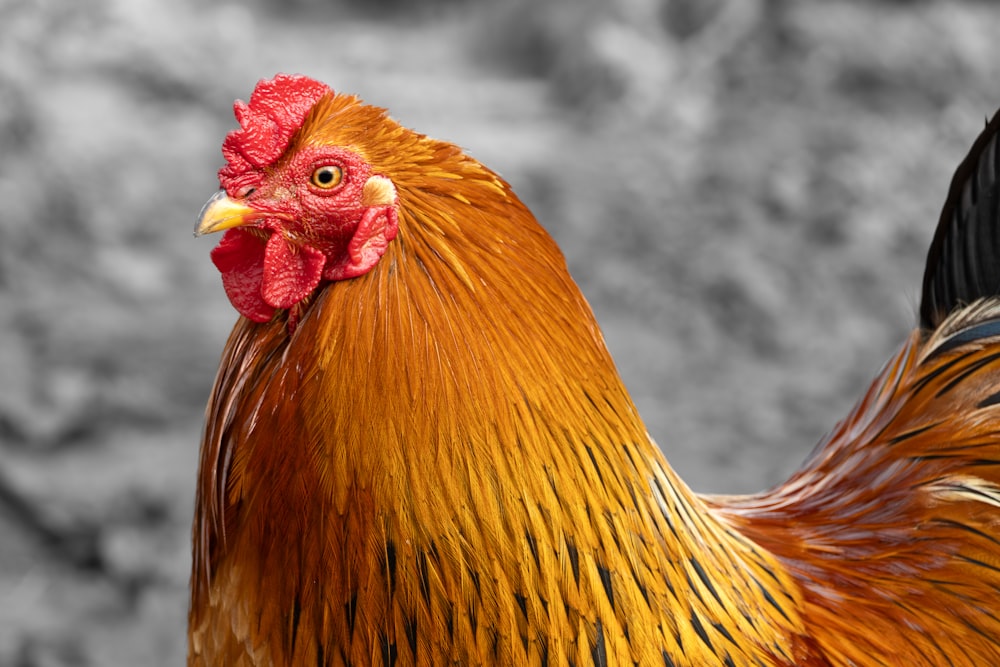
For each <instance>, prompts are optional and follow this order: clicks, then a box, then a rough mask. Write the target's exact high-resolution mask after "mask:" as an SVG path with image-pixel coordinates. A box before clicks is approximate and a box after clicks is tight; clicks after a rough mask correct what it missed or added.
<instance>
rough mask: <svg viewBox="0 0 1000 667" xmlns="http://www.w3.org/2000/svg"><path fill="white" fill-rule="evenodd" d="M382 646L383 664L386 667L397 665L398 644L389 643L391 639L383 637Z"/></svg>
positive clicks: (381, 638) (381, 637)
mask: <svg viewBox="0 0 1000 667" xmlns="http://www.w3.org/2000/svg"><path fill="white" fill-rule="evenodd" d="M379 639H380V640H381V644H382V664H383V665H384V667H392V666H393V665H395V664H396V642H392V641H389V637H388V636H386V635H384V634H383V635H381V636H380V638H379Z"/></svg>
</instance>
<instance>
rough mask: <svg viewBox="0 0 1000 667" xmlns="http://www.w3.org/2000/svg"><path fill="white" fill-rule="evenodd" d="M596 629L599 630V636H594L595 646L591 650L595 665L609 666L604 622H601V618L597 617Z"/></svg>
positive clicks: (599, 666)
mask: <svg viewBox="0 0 1000 667" xmlns="http://www.w3.org/2000/svg"><path fill="white" fill-rule="evenodd" d="M594 629H595V630H596V632H597V636H596V637H595V638H594V648H593V650H591V652H590V655H591V657H592V658H593V660H594V667H607V665H608V649H607V647H605V646H604V624H602V623H601V619H597V624H596V626H595V628H594Z"/></svg>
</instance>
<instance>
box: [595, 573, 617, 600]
mask: <svg viewBox="0 0 1000 667" xmlns="http://www.w3.org/2000/svg"><path fill="white" fill-rule="evenodd" d="M597 574H598V576H600V577H601V583H602V584H603V585H604V593H605V595H607V596H608V602H609V603H610V604H611V608H612V609H614V608H615V592H614V589H612V587H611V570H609V569H608V568H606V567H605V566H603V565H598V566H597Z"/></svg>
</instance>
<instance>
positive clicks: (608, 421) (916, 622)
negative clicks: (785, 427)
mask: <svg viewBox="0 0 1000 667" xmlns="http://www.w3.org/2000/svg"><path fill="white" fill-rule="evenodd" d="M317 145H333V146H338V147H345V148H348V149H349V150H351V151H353V152H355V153H357V154H358V155H360V156H361V157H362V158H363V159H364V160H366V161H367V162H368V163H369V164H370V165H371V167H372V171H373V173H375V174H380V175H382V176H385V177H386V178H388V179H389V180H390V181H391V182H392V183H393V184H394V185H395V188H396V193H397V195H398V216H399V231H398V236H397V237H396V238H395V239H394V240H393V241H392V242H391V243H389V245H388V247H387V249H386V251H385V254H384V256H382V258H381V260H380V261H379V262H378V264H377V265H376V266H375V267H374V268H373V269H372V270H370V271H369V272H368V273H366V274H364V275H361V276H359V277H356V278H352V279H349V280H341V281H336V282H331V283H328V284H325V285H323V286H321V287H320V289H318V290H317V291H316V293H315V294H314V295H313V296H312V297H311V298H310V299H309V300H308V301H306V302H303V303H301V304H299V305H298V306H296V307H295V308H294V309H293V310H294V311H295V312H294V313H291V314H290V315H288V314H285V315H279V316H278V317H276V318H275V319H274V320H272V321H271V322H266V323H255V322H251V321H250V320H247V319H245V318H241V319H240V321H239V322H238V323H237V325H236V327H235V329H234V330H233V333H232V334H231V336H230V338H229V341H228V343H227V345H226V349H225V352H224V353H223V358H222V362H221V365H220V369H219V374H218V377H217V379H216V384H215V388H214V391H213V394H212V398H211V401H210V404H209V407H208V411H207V424H206V431H205V438H204V441H203V445H202V459H201V469H200V473H199V481H198V495H197V508H196V516H195V526H194V543H195V548H194V570H193V575H192V582H191V584H192V600H191V611H190V653H189V664H190V665H271V664H274V665H317V664H318V665H348V664H352V665H368V664H376V665H378V664H382V665H392V664H396V665H407V664H416V665H440V664H461V665H473V664H498V665H566V664H573V665H588V664H595V665H625V664H638V665H713V664H730V665H827V664H914V665H915V664H942V663H945V664H947V663H946V659H950V660H951V661H952V664H988V663H989V658H990V657H992V658H997V657H998V656H1000V648H998V646H997V642H998V641H1000V624H998V623H997V621H996V618H995V613H996V612H997V611H998V610H1000V597H998V596H1000V594H998V593H997V591H998V590H1000V544H998V541H997V538H998V536H1000V529H998V528H997V521H998V519H1000V487H998V486H996V485H997V484H998V483H1000V480H998V479H997V475H998V474H1000V473H998V472H997V466H996V465H992V467H991V464H995V463H996V461H995V460H994V459H1000V442H998V441H997V439H996V438H997V435H996V431H997V427H998V426H1000V417H997V416H994V415H995V412H994V410H995V408H993V407H992V406H993V404H994V403H996V401H995V400H992V397H993V392H994V391H995V389H994V387H996V386H997V384H998V382H1000V376H998V375H997V373H1000V361H997V358H1000V342H997V338H996V336H997V332H996V331H986V332H985V333H984V331H983V330H982V329H980V330H979V333H982V334H984V335H980V336H974V335H972V334H969V333H968V332H969V331H970V330H974V329H975V328H976V327H977V326H978V327H981V326H982V323H983V322H992V321H994V320H995V319H997V318H1000V302H995V301H986V302H984V303H983V304H981V305H979V306H977V307H976V308H974V309H966V310H964V311H960V312H959V313H958V314H957V315H955V316H953V317H951V318H950V319H948V320H947V321H945V322H944V323H943V324H941V326H940V327H938V328H937V331H936V332H934V333H931V332H929V331H927V330H921V331H918V332H916V333H914V334H913V336H912V337H911V338H910V340H909V341H908V342H907V344H906V345H905V346H904V347H903V349H902V350H901V351H900V353H899V354H898V355H897V357H896V358H895V359H894V360H893V361H891V362H890V364H889V365H888V366H887V367H886V370H885V371H883V374H882V375H881V376H880V377H879V378H878V379H877V380H876V382H875V383H874V385H873V387H872V389H871V390H870V391H869V393H868V394H867V395H866V396H865V398H864V399H862V401H861V403H860V404H859V406H858V408H857V409H856V410H855V412H854V413H852V414H851V416H850V417H848V419H847V420H845V422H844V423H843V424H842V425H841V426H840V427H839V428H838V429H837V431H836V432H835V433H834V434H833V436H831V438H830V439H829V440H828V441H827V442H826V443H825V444H823V445H821V446H820V447H818V448H817V450H816V452H815V453H814V455H813V457H812V459H811V460H810V461H809V462H808V463H807V464H806V466H805V467H804V468H803V470H802V471H801V472H799V473H798V474H797V475H796V476H794V477H793V478H792V479H791V480H790V481H789V482H788V483H787V484H785V485H783V486H780V487H778V488H776V489H774V490H772V491H770V492H768V493H764V494H761V495H758V496H747V497H734V498H725V497H700V496H698V495H697V494H695V493H693V492H691V491H690V490H689V489H688V488H687V487H686V486H685V485H684V484H683V483H682V482H681V481H680V480H679V479H678V478H677V476H676V475H675V474H674V473H673V471H672V470H671V469H670V468H669V466H668V465H667V463H666V462H665V460H664V459H663V458H662V455H661V454H660V452H659V450H658V449H657V447H656V445H655V443H653V442H652V441H651V439H650V437H649V436H648V434H647V433H646V430H645V427H644V425H643V423H642V421H641V419H640V417H639V416H638V414H637V413H636V409H635V406H634V405H633V403H632V401H631V399H630V398H629V396H628V394H627V392H626V391H625V388H624V386H623V384H622V382H621V380H620V378H619V376H618V373H617V371H616V370H615V367H614V364H613V362H612V360H611V357H610V355H609V354H608V352H607V349H606V347H605V345H604V341H603V339H602V336H601V333H600V330H599V329H598V326H597V324H596V322H595V320H594V318H593V315H592V313H591V311H590V309H589V307H588V306H587V304H586V302H585V300H584V298H583V297H582V295H581V294H580V292H579V290H578V289H577V287H576V286H575V284H574V283H573V281H572V279H571V278H570V276H569V274H568V272H567V270H566V266H565V261H564V259H563V257H562V255H561V254H560V252H559V250H558V248H557V247H556V245H555V243H554V242H553V241H552V239H551V238H550V237H549V236H548V235H547V234H546V233H545V232H544V231H543V229H542V228H541V227H540V226H539V225H538V223H537V222H536V221H535V219H534V218H533V216H532V215H531V213H530V212H529V211H528V210H527V208H526V207H525V206H524V205H523V204H522V203H521V202H520V201H519V200H518V199H517V197H516V196H515V195H514V194H513V192H511V190H510V188H509V186H508V185H507V184H506V183H505V182H504V181H503V180H502V179H500V178H499V177H498V176H497V175H496V174H494V173H493V172H491V171H489V170H488V169H487V168H485V167H483V166H482V165H480V164H479V163H478V162H476V161H475V160H473V159H471V158H469V157H467V156H466V155H464V154H463V153H462V152H461V151H460V150H459V149H457V148H455V147H454V146H453V145H451V144H448V143H444V142H440V141H436V140H433V139H430V138H427V137H425V136H423V135H420V134H417V133H415V132H412V131H410V130H408V129H406V128H403V127H402V126H400V125H398V124H397V123H395V122H394V121H392V120H391V119H389V118H388V117H387V115H386V114H385V112H384V111H383V110H381V109H376V108H374V107H370V106H366V105H363V104H362V103H360V102H359V101H358V100H357V99H356V98H353V97H350V96H346V95H341V94H332V93H331V94H329V95H327V96H325V97H323V98H322V99H321V100H320V101H319V102H318V103H317V104H316V105H315V107H314V108H313V109H312V111H311V112H310V113H309V114H308V116H307V117H306V119H305V121H304V122H303V124H302V127H301V129H300V130H299V131H298V132H297V133H296V134H295V136H294V137H293V138H292V139H291V143H290V144H289V145H288V147H287V150H286V151H285V155H286V156H287V155H290V154H293V153H294V152H295V151H297V150H302V149H303V147H307V146H317ZM289 316H290V317H294V318H295V320H296V322H297V323H296V325H295V327H294V329H293V330H292V331H290V329H289V326H288V323H287V321H286V317H289ZM963 332H965V333H963ZM987 334H988V335H987ZM963 335H964V336H966V337H967V338H969V340H968V341H965V340H964V339H962V336H963ZM956 340H957V341H959V342H957V343H956V342H955V341H956ZM991 400H992V402H991ZM900 656H905V657H900Z"/></svg>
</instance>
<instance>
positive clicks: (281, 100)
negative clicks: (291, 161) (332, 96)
mask: <svg viewBox="0 0 1000 667" xmlns="http://www.w3.org/2000/svg"><path fill="white" fill-rule="evenodd" d="M331 92H333V91H332V90H331V89H330V87H329V86H327V85H326V84H324V83H320V82H319V81H316V80H314V79H310V78H309V77H307V76H301V75H298V74H294V75H289V74H278V75H276V76H275V77H274V78H273V79H270V80H268V79H262V80H261V81H259V82H258V83H257V87H256V88H255V89H254V91H253V94H252V95H251V96H250V103H249V104H247V103H244V102H243V101H241V100H236V103H235V104H234V105H233V112H234V113H235V114H236V120H237V121H239V124H240V129H238V130H233V131H232V132H230V133H229V134H227V135H226V139H225V141H223V142H222V155H223V157H225V158H226V162H227V164H226V166H225V167H223V168H222V169H220V170H219V182H220V183H221V184H222V186H223V187H227V184H228V183H230V182H232V180H233V179H235V178H237V177H239V176H240V175H242V174H245V173H246V172H248V171H250V170H253V169H257V168H260V167H263V166H265V165H268V164H270V163H272V162H274V161H275V160H276V159H278V158H279V157H281V154H282V153H284V152H285V149H286V148H288V142H290V141H291V139H292V136H293V135H294V134H295V132H296V131H297V130H298V129H299V128H300V127H301V126H302V122H303V121H304V120H305V118H306V116H307V115H308V114H309V111H310V109H312V108H313V106H314V105H315V104H316V102H318V101H319V100H320V99H322V98H323V97H324V96H325V95H327V94H328V93H331ZM227 189H228V188H227Z"/></svg>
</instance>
